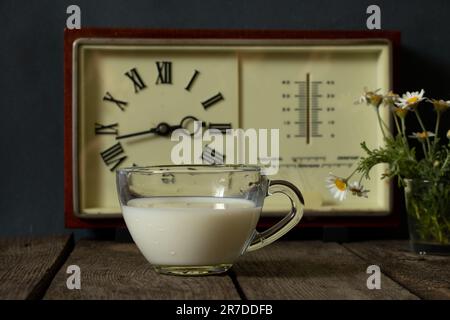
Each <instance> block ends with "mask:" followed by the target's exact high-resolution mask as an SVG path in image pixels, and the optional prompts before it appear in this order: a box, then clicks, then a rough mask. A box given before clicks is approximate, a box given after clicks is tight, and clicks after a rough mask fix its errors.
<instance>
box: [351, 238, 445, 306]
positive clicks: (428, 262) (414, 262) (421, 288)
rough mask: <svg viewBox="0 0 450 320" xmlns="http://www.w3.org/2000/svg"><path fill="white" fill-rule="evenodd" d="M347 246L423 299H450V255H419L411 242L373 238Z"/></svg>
mask: <svg viewBox="0 0 450 320" xmlns="http://www.w3.org/2000/svg"><path fill="white" fill-rule="evenodd" d="M345 246H346V247H347V248H348V249H350V250H351V251H353V252H354V253H356V254H357V255H359V256H360V257H362V258H363V259H364V260H366V261H367V263H369V264H377V265H379V266H380V268H381V270H382V272H384V273H385V274H387V275H388V276H389V277H390V278H392V279H393V280H395V281H396V282H398V283H399V284H401V285H402V286H404V287H406V288H408V289H409V290H410V291H411V292H413V293H414V294H415V295H417V296H419V297H420V298H423V299H450V257H448V256H447V257H445V256H432V255H425V256H422V255H418V254H416V253H413V252H411V251H410V250H409V244H408V241H370V242H361V243H348V244H345Z"/></svg>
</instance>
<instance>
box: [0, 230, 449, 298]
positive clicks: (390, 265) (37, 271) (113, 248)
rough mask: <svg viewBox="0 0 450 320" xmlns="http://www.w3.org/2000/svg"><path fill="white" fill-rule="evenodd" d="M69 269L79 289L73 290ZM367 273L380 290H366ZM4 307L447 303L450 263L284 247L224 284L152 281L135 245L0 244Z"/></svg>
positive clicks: (380, 244) (381, 246) (359, 249)
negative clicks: (74, 302)
mask: <svg viewBox="0 0 450 320" xmlns="http://www.w3.org/2000/svg"><path fill="white" fill-rule="evenodd" d="M69 265H78V266H79V267H80V269H81V289H80V290H69V289H68V288H67V286H66V280H67V277H68V276H69V275H68V274H67V273H66V270H67V267H68V266H69ZM369 265H378V266H379V267H380V268H381V289H380V290H377V289H374V290H369V289H368V288H367V284H366V282H367V279H368V277H369V276H370V274H367V273H366V271H367V267H368V266H369ZM0 299H235V300H236V299H248V300H252V299H450V257H439V256H419V255H416V254H414V253H411V252H409V250H408V242H407V241H371V242H359V243H346V244H337V243H329V242H327V243H324V242H321V241H279V242H277V243H274V244H272V245H270V246H268V247H266V248H264V249H261V250H259V251H255V252H252V253H248V254H246V255H245V256H243V257H241V258H240V260H239V262H238V263H237V264H235V266H234V267H233V268H232V270H231V271H230V272H228V273H227V274H225V275H222V276H208V277H175V276H165V275H159V274H157V273H155V272H154V271H153V270H152V268H151V267H150V265H149V264H148V262H147V261H146V260H145V259H144V257H143V256H142V255H141V254H140V253H139V251H138V249H137V248H136V246H135V245H134V244H133V243H119V242H107V241H88V240H81V241H79V242H78V243H76V244H74V241H73V237H71V236H58V237H56V236H55V237H45V238H32V239H31V238H30V239H25V238H20V239H18V238H13V239H2V240H0Z"/></svg>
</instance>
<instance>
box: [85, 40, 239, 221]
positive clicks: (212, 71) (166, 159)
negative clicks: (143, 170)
mask: <svg viewBox="0 0 450 320" xmlns="http://www.w3.org/2000/svg"><path fill="white" fill-rule="evenodd" d="M81 57H82V59H81V60H80V62H81V63H80V72H81V73H80V76H81V78H80V80H82V81H80V82H79V97H80V98H81V100H80V108H79V113H78V125H79V127H78V133H79V135H78V142H79V144H78V149H79V166H78V170H79V177H80V179H79V192H80V194H79V196H80V207H81V209H82V211H83V212H84V213H86V214H97V213H99V214H110V213H111V214H113V213H118V212H119V211H118V207H117V195H116V190H115V173H114V171H115V169H116V168H119V167H127V166H128V167H129V166H133V165H138V166H144V165H145V166H147V165H161V164H171V163H172V161H171V158H170V154H171V149H172V147H173V146H174V144H176V142H173V141H171V139H170V137H171V135H170V133H171V131H172V130H173V129H172V130H170V127H176V126H180V125H181V126H182V127H184V128H186V129H188V130H192V129H191V127H192V121H193V120H194V119H198V120H199V121H203V122H204V123H205V124H206V125H207V126H208V128H218V129H222V130H224V129H227V128H231V127H237V125H238V103H237V99H238V93H237V92H238V88H237V82H236V78H237V67H236V64H237V60H236V59H235V57H234V55H233V54H231V53H226V52H225V53H224V52H218V53H216V54H214V53H212V54H211V53H208V54H197V55H192V54H191V53H190V52H186V51H184V52H183V51H181V52H174V51H168V50H167V49H164V48H161V49H160V50H158V49H156V50H155V49H153V50H150V51H149V50H142V48H139V47H136V48H134V49H131V50H130V48H127V50H121V49H120V48H117V47H116V48H108V47H98V46H88V47H85V48H84V49H83V52H82V55H81ZM183 119H184V120H183ZM205 147H206V146H205Z"/></svg>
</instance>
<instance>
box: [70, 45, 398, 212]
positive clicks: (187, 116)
mask: <svg viewBox="0 0 450 320" xmlns="http://www.w3.org/2000/svg"><path fill="white" fill-rule="evenodd" d="M74 62H75V63H74V67H73V74H74V75H75V78H74V97H75V99H74V119H75V124H76V125H75V126H74V128H75V130H74V137H76V143H75V146H76V152H75V158H74V159H75V160H74V172H75V179H76V182H77V184H76V188H75V190H76V193H77V195H76V196H75V197H74V199H75V212H78V213H79V214H80V216H83V217H95V216H97V215H101V216H105V217H106V216H108V215H114V214H119V213H120V208H119V203H118V200H117V194H116V187H115V173H114V170H115V169H117V168H119V167H128V166H133V165H138V166H147V165H166V164H171V163H172V160H171V158H170V155H171V151H172V148H173V146H174V145H175V144H176V142H174V141H171V139H170V131H171V127H173V128H174V127H176V126H180V125H181V126H182V127H188V126H189V123H190V122H192V120H194V119H198V120H200V121H202V122H203V123H204V124H205V126H206V127H207V128H214V127H215V128H218V129H221V130H222V131H224V130H225V129H227V128H243V129H278V130H279V137H280V140H279V153H280V157H279V161H280V162H279V172H278V174H277V175H276V176H272V177H270V178H271V179H285V180H288V181H290V182H292V183H294V184H295V185H297V186H298V187H299V188H300V189H301V191H302V193H303V194H304V197H305V202H306V214H313V215H348V214H353V215H358V214H360V215H367V214H372V215H373V214H386V213H388V212H389V210H390V205H391V202H390V199H391V188H390V186H389V184H388V183H386V182H385V181H382V180H380V179H379V176H381V174H382V173H383V172H384V170H385V169H386V168H385V167H383V166H378V167H376V168H375V170H374V171H373V173H372V175H373V177H374V178H373V179H372V180H370V181H368V182H367V183H366V184H365V186H366V188H367V189H369V190H370V191H371V197H370V198H369V199H361V198H357V197H349V199H348V200H346V201H345V202H336V201H335V200H334V199H333V198H332V196H331V195H330V194H329V192H328V190H327V188H326V186H325V179H326V176H327V175H328V174H329V172H333V173H334V174H336V175H341V176H347V175H348V174H349V173H350V172H351V171H352V170H353V168H354V165H355V164H356V162H357V160H358V158H359V157H360V156H362V155H363V153H362V150H361V148H360V142H362V141H366V143H367V144H368V145H369V146H370V147H372V148H373V147H376V146H380V145H382V144H383V138H382V136H381V132H380V131H379V129H378V127H377V122H376V121H375V118H374V114H373V110H370V108H369V107H366V106H361V105H359V106H356V105H355V104H354V101H355V100H356V99H357V98H358V97H359V96H360V95H361V93H362V91H363V88H364V87H367V88H370V89H372V88H375V89H378V88H380V89H382V90H383V91H388V90H389V89H390V88H391V82H390V81H391V79H390V78H391V72H390V71H391V53H390V46H389V44H388V43H387V42H381V43H380V41H377V42H374V43H361V41H359V42H358V43H353V44H352V43H351V42H350V43H349V41H346V42H345V43H344V44H339V43H336V41H335V42H326V41H325V43H321V44H317V43H316V44H311V43H307V44H305V43H302V42H290V43H284V42H280V41H278V42H273V43H272V42H270V41H253V42H252V41H249V42H245V41H230V43H226V44H224V43H219V42H217V41H216V42H211V41H210V42H208V41H206V40H205V41H203V42H202V41H187V40H173V39H172V40H171V41H166V42H165V41H163V40H161V41H142V39H140V40H139V39H138V40H131V39H122V42H121V41H119V40H118V39H79V41H78V42H77V44H76V46H74ZM381 116H382V118H383V119H384V120H385V122H389V111H388V110H387V109H383V110H382V112H381ZM241 142H242V141H241ZM268 143H270V141H268ZM204 147H207V145H206V144H204ZM248 148H249V145H248V144H247V145H245V146H244V150H245V149H248ZM244 153H245V152H244ZM224 156H225V157H226V156H227V155H226V154H225V155H224ZM246 159H249V158H248V157H246ZM193 160H194V159H193ZM247 162H248V161H247ZM287 209H288V208H287V205H286V202H285V199H279V200H277V199H275V198H273V197H271V199H269V201H268V202H267V203H266V204H265V211H264V212H265V214H266V215H276V214H277V213H279V214H284V213H285V211H286V210H287Z"/></svg>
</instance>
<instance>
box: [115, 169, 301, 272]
mask: <svg viewBox="0 0 450 320" xmlns="http://www.w3.org/2000/svg"><path fill="white" fill-rule="evenodd" d="M116 174H117V189H118V194H119V200H120V205H121V208H122V213H123V217H124V219H125V223H126V225H127V227H128V230H129V231H130V233H131V236H132V237H133V240H134V242H135V243H136V245H137V246H138V248H139V250H140V251H141V252H142V254H143V255H144V256H145V258H146V259H147V260H148V261H149V262H150V263H151V264H152V266H153V267H154V268H155V269H156V271H158V272H160V273H164V274H175V275H206V274H216V273H222V272H225V271H227V270H228V269H229V268H230V267H231V266H232V265H233V263H234V262H235V261H236V259H237V258H238V257H239V256H240V255H242V254H244V253H245V252H249V251H253V250H256V249H260V248H262V247H264V246H266V245H268V244H270V243H272V242H274V241H275V240H277V239H278V238H280V237H281V236H283V235H284V234H286V233H287V232H288V231H289V230H291V229H292V228H293V227H294V226H295V225H296V224H297V223H298V222H299V221H300V219H301V217H302V215H303V205H304V200H303V197H302V194H301V193H300V191H299V190H298V189H297V188H296V187H295V186H294V185H293V184H291V183H289V182H287V181H283V180H273V181H270V180H269V179H268V178H267V176H265V175H264V174H262V172H261V168H260V167H256V166H241V165H237V166H231V165H192V166H155V167H133V168H123V169H119V170H117V173H116ZM276 193H282V194H284V195H286V196H287V197H288V198H289V199H290V203H291V210H290V212H289V213H288V214H287V215H286V216H285V217H284V218H283V219H282V220H281V221H279V222H278V223H277V224H275V225H274V226H272V227H271V228H269V229H267V230H265V231H263V232H258V231H256V229H255V228H256V225H257V223H258V220H259V217H260V213H261V209H262V207H263V203H264V199H265V198H266V197H267V196H270V195H272V194H276Z"/></svg>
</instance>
